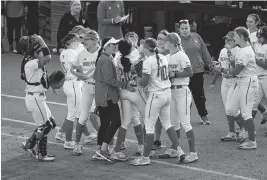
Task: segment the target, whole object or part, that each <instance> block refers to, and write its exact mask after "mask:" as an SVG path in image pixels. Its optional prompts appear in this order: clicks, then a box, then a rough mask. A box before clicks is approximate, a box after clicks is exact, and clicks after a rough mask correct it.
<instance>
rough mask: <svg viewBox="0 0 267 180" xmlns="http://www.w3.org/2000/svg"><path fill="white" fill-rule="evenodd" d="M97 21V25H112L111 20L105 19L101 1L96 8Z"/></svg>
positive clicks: (103, 6) (103, 5)
mask: <svg viewBox="0 0 267 180" xmlns="http://www.w3.org/2000/svg"><path fill="white" fill-rule="evenodd" d="M97 21H98V23H99V24H112V19H106V18H105V4H104V3H103V2H102V1H100V3H99V4H98V7H97Z"/></svg>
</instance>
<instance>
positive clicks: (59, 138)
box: [55, 132, 66, 142]
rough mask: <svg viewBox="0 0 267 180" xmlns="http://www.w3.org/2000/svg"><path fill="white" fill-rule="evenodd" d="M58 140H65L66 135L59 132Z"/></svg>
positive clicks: (57, 134)
mask: <svg viewBox="0 0 267 180" xmlns="http://www.w3.org/2000/svg"><path fill="white" fill-rule="evenodd" d="M55 138H56V140H58V141H63V142H65V139H66V135H65V133H62V132H57V133H56V136H55Z"/></svg>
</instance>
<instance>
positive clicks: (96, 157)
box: [93, 153, 105, 160]
mask: <svg viewBox="0 0 267 180" xmlns="http://www.w3.org/2000/svg"><path fill="white" fill-rule="evenodd" d="M93 159H96V160H105V159H104V158H102V157H101V156H99V155H97V154H96V153H94V155H93Z"/></svg>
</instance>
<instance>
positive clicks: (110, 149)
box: [108, 145, 114, 155]
mask: <svg viewBox="0 0 267 180" xmlns="http://www.w3.org/2000/svg"><path fill="white" fill-rule="evenodd" d="M113 152H114V146H113V145H108V154H109V155H111V154H112V153H113Z"/></svg>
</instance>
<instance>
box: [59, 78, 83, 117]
mask: <svg viewBox="0 0 267 180" xmlns="http://www.w3.org/2000/svg"><path fill="white" fill-rule="evenodd" d="M63 91H64V93H65V95H66V96H67V106H68V115H67V119H68V120H69V121H74V120H75V119H76V118H77V117H79V116H80V114H79V113H80V111H79V108H80V102H81V82H80V81H76V80H70V81H65V82H64V85H63Z"/></svg>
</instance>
